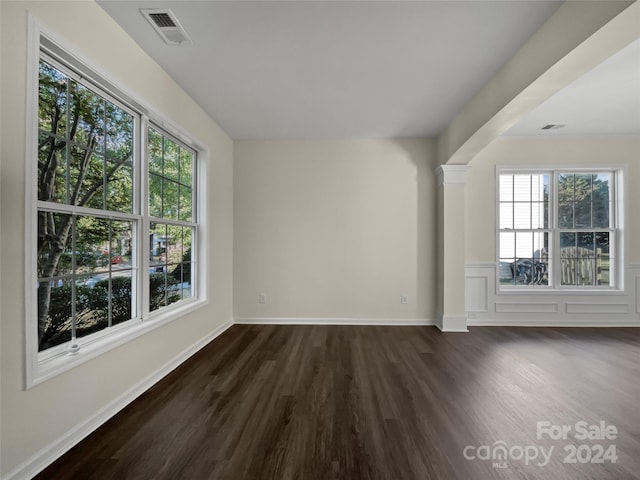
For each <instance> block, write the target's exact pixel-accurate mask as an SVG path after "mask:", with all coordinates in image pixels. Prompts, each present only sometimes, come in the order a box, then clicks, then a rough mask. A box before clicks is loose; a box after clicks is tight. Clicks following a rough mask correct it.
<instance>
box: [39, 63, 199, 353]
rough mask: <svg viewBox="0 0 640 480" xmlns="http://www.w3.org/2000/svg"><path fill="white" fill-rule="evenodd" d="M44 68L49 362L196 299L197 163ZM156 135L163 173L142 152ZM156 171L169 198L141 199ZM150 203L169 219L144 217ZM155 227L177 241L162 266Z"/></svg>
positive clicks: (103, 96) (43, 330)
mask: <svg viewBox="0 0 640 480" xmlns="http://www.w3.org/2000/svg"><path fill="white" fill-rule="evenodd" d="M38 67H39V68H38V139H37V142H38V144H37V154H38V158H37V159H38V168H37V172H34V173H35V174H36V175H37V178H36V181H35V182H34V184H35V185H37V194H36V195H37V203H36V205H37V207H36V210H37V232H38V235H37V237H38V239H37V254H35V255H34V261H33V265H34V266H35V270H36V271H35V272H34V273H35V275H34V276H37V288H36V289H35V291H34V297H32V298H33V300H32V301H33V303H34V312H37V315H38V318H37V325H38V339H37V345H38V347H37V351H38V352H39V353H40V355H39V357H38V358H41V359H48V358H51V356H52V355H54V356H55V355H58V354H60V353H64V352H65V350H61V348H64V347H65V345H67V347H68V351H69V352H70V353H76V352H77V351H78V348H79V347H78V344H82V342H78V340H81V339H84V338H86V337H89V338H93V337H92V336H91V335H92V334H94V333H96V334H97V333H98V332H102V333H105V334H108V333H109V331H110V330H109V329H110V328H111V327H115V326H117V325H120V324H123V323H125V322H127V321H129V320H132V319H146V318H150V317H149V314H150V312H152V311H154V310H156V309H159V308H161V307H165V306H168V305H170V304H174V303H178V302H181V301H183V300H189V299H192V298H194V297H196V291H195V289H194V282H193V278H195V255H193V257H192V247H193V246H195V239H196V232H197V228H196V227H197V223H196V222H195V219H196V208H195V207H196V204H195V198H196V196H195V186H196V183H195V174H196V160H197V159H196V153H195V151H194V150H193V149H191V148H189V147H187V146H186V145H185V144H183V143H182V142H180V141H177V140H176V139H175V138H174V137H170V136H169V135H168V134H166V133H165V132H163V131H162V130H161V129H159V128H156V127H154V128H152V129H149V130H148V132H147V131H146V129H143V128H141V125H142V124H143V120H144V119H143V117H142V115H141V114H139V113H137V112H136V111H135V110H134V109H133V108H130V107H128V106H126V105H125V104H124V103H121V102H120V101H119V100H117V99H116V98H114V97H113V96H112V95H111V94H110V93H109V92H108V91H106V90H102V88H101V87H99V86H98V85H97V84H94V83H85V82H84V81H83V80H81V76H80V75H77V74H76V73H75V71H74V70H73V69H71V68H68V67H67V66H66V65H64V64H63V63H62V62H60V61H58V60H57V59H56V58H54V57H52V56H50V55H49V54H47V53H44V52H41V55H40V59H39V64H38ZM147 135H149V138H147ZM153 135H155V137H153V138H151V137H152V136H153ZM154 138H156V139H159V140H160V146H161V150H160V155H159V157H158V158H159V160H160V164H159V169H156V170H154V169H153V168H152V167H151V165H152V164H153V162H154V161H157V159H158V158H155V157H153V155H152V153H153V152H152V148H150V149H149V158H147V155H146V154H144V153H143V155H142V156H141V157H139V156H138V153H137V152H136V149H139V145H143V144H145V143H147V144H149V145H150V146H151V145H153V142H154ZM147 165H149V168H148V169H147ZM34 170H35V169H34ZM152 172H153V174H154V175H155V177H154V178H156V179H157V180H159V185H160V190H159V191H152V190H151V189H149V190H147V191H148V192H149V194H148V198H146V199H143V198H141V190H139V188H138V187H139V185H140V181H141V180H140V179H138V178H137V177H138V175H139V174H140V173H142V177H141V178H145V179H146V178H147V175H148V176H149V178H150V179H151V173H152ZM158 193H159V195H157V194H158ZM153 195H156V197H154V200H155V201H157V200H158V199H159V201H160V211H159V212H152V211H151V209H150V208H149V209H147V207H146V206H145V208H144V209H142V210H140V206H141V205H146V204H147V203H149V204H151V200H150V199H151V197H152V196H153ZM149 206H151V205H149ZM154 213H156V214H157V216H158V218H157V219H156V218H154V217H155V216H156V215H154ZM155 220H157V221H160V222H163V223H162V226H163V227H164V229H165V235H164V237H165V241H166V242H168V248H167V250H166V251H165V255H164V257H163V258H162V260H163V262H162V264H161V265H160V262H159V258H155V259H154V257H153V255H152V250H153V240H152V238H153V237H152V235H153V233H155V230H156V223H157V222H155ZM162 226H161V227H157V228H162ZM150 227H151V228H150ZM150 230H153V232H151V231H150ZM148 238H149V239H151V241H149V240H146V239H148ZM34 246H35V243H34ZM140 254H142V257H141V256H140ZM32 255H33V254H32ZM142 259H149V260H144V261H141V260H142ZM154 260H155V261H154ZM147 264H148V265H149V268H147ZM143 266H144V267H145V268H141V267H143ZM143 299H148V301H143ZM153 313H154V314H155V312H153ZM154 318H155V316H154ZM102 336H104V335H102V334H101V335H100V338H101V337H102ZM95 338H98V337H95ZM45 353H46V355H45V356H42V354H45Z"/></svg>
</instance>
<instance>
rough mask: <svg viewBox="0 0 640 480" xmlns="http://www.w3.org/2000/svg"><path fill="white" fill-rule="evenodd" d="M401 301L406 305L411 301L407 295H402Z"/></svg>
mask: <svg viewBox="0 0 640 480" xmlns="http://www.w3.org/2000/svg"><path fill="white" fill-rule="evenodd" d="M400 303H401V304H402V305H406V304H407V303H409V297H408V296H407V295H400Z"/></svg>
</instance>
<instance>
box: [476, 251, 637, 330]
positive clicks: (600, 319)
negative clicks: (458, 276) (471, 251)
mask: <svg viewBox="0 0 640 480" xmlns="http://www.w3.org/2000/svg"><path fill="white" fill-rule="evenodd" d="M497 270H498V266H497V264H495V263H477V264H467V265H466V267H465V299H466V307H465V308H466V312H467V317H468V324H469V326H492V325H496V326H497V325H504V326H507V325H508V326H523V327H538V326H540V327H544V326H554V327H640V264H638V263H630V264H627V265H626V267H625V275H624V277H625V278H624V282H623V284H624V286H625V288H624V289H623V290H595V289H593V290H588V291H584V292H581V291H577V290H566V291H563V290H559V289H556V290H539V291H526V292H525V291H515V290H510V291H500V290H499V289H497V287H494V286H495V285H496V284H497V275H498V271H497ZM483 278H485V279H486V280H484V281H483V280H482V279H483Z"/></svg>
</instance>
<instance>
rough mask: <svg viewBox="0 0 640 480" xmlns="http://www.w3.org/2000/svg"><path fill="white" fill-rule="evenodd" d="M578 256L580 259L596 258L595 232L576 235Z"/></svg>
mask: <svg viewBox="0 0 640 480" xmlns="http://www.w3.org/2000/svg"><path fill="white" fill-rule="evenodd" d="M576 239H577V246H578V254H577V255H576V256H577V257H580V258H585V257H589V258H593V257H594V256H595V246H594V240H595V235H594V233H593V232H580V233H578V234H577V235H576Z"/></svg>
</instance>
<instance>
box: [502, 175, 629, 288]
mask: <svg viewBox="0 0 640 480" xmlns="http://www.w3.org/2000/svg"><path fill="white" fill-rule="evenodd" d="M618 176H619V175H618V172H616V171H613V170H590V169H583V170H568V169H565V170H549V171H537V172H531V171H518V172H508V171H501V172H500V173H499V175H498V205H499V207H498V210H499V214H498V219H499V220H498V223H499V238H498V256H499V262H500V267H499V279H500V285H501V286H502V287H505V288H509V287H544V288H555V287H558V288H565V289H567V288H580V289H582V288H585V287H591V288H611V287H617V286H618V285H617V281H616V278H617V268H618V256H617V255H616V254H617V252H618V250H619V248H618V246H619V242H620V240H621V235H620V234H619V229H620V228H619V221H618V219H619V218H620V215H619V209H620V208H621V205H620V204H619V202H617V201H616V179H617V178H618Z"/></svg>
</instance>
